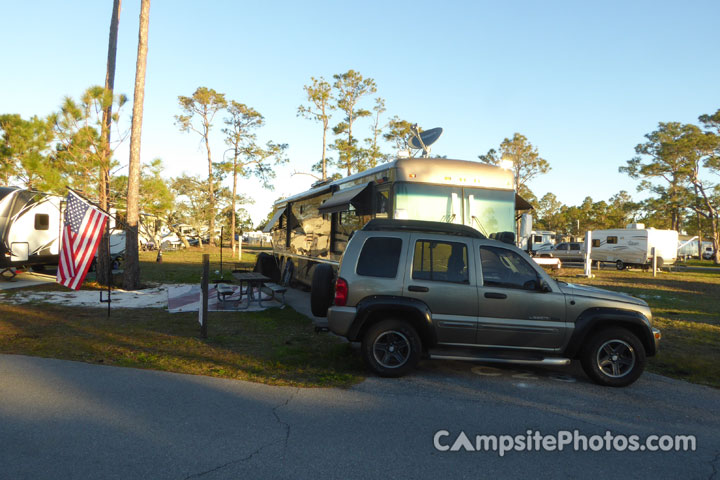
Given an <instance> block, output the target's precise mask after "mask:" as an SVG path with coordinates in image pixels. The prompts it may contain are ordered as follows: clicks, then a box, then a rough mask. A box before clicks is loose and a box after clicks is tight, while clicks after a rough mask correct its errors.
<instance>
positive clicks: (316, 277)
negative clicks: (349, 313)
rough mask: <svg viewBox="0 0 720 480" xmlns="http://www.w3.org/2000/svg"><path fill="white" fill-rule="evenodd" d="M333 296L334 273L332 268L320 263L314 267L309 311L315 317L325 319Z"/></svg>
mask: <svg viewBox="0 0 720 480" xmlns="http://www.w3.org/2000/svg"><path fill="white" fill-rule="evenodd" d="M334 296H335V272H334V270H333V268H332V267H331V266H330V265H328V264H326V263H321V264H319V265H318V266H316V267H315V271H314V272H313V277H312V285H311V290H310V310H312V314H313V315H315V316H316V317H327V312H328V308H330V305H332V302H333V297H334Z"/></svg>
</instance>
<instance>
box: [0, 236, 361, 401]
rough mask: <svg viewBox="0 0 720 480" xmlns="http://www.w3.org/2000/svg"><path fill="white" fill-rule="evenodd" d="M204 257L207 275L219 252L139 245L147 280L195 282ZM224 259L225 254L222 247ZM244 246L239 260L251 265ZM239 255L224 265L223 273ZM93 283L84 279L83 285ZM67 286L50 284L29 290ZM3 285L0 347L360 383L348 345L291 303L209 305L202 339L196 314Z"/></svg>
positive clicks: (315, 382)
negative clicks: (74, 299) (32, 296)
mask: <svg viewBox="0 0 720 480" xmlns="http://www.w3.org/2000/svg"><path fill="white" fill-rule="evenodd" d="M203 253H209V254H210V261H211V265H210V271H211V277H217V278H219V276H220V275H219V274H214V273H213V272H215V271H216V270H219V268H220V249H219V248H210V247H206V248H205V249H200V248H190V249H186V250H177V251H171V252H164V254H163V262H162V263H157V262H156V261H155V257H156V255H157V252H141V253H140V260H141V262H142V264H141V267H140V268H141V276H142V282H143V283H144V284H154V283H199V282H200V275H201V272H202V254H203ZM223 253H224V257H225V258H224V260H230V259H229V258H228V257H229V249H226V250H225V251H224V252H223ZM256 253H257V251H253V250H247V249H246V250H245V251H244V252H243V258H242V262H239V265H238V266H239V267H243V268H249V267H252V266H253V265H254V263H255V255H256ZM235 264H236V261H235V260H231V261H230V262H228V263H225V262H224V265H223V271H224V272H225V278H231V275H230V272H231V271H232V270H233V268H235V266H236V265H235ZM94 288H97V285H96V284H94V283H93V282H87V283H86V284H85V285H84V286H83V289H94ZM31 289H32V290H34V291H37V290H67V289H65V288H64V287H62V286H60V285H57V284H49V285H47V286H46V285H43V286H39V287H32V288H31ZM22 290H25V289H20V290H9V291H7V295H6V297H5V300H4V301H3V300H0V352H1V353H11V354H22V355H33V356H40V357H50V358H60V359H66V360H76V361H82V362H89V363H102V364H104V365H118V366H123V367H135V368H148V369H155V370H166V371H171V372H179V373H190V374H197V375H209V376H216V377H225V378H236V379H242V380H250V381H254V382H261V383H268V384H274V385H295V386H302V387H324V386H335V387H343V386H348V385H352V384H354V383H357V382H359V381H360V380H362V376H361V375H362V372H363V367H362V364H361V361H360V358H359V356H358V355H357V353H356V352H354V351H352V349H351V348H350V345H349V344H347V343H344V342H342V341H341V340H340V339H339V338H337V337H334V336H332V335H327V334H316V333H315V332H314V329H313V325H312V322H311V321H310V320H309V319H308V318H307V317H305V316H303V315H301V314H299V313H297V312H296V311H295V310H293V309H292V308H289V307H286V308H284V309H278V308H274V309H268V310H265V311H263V312H210V314H209V316H208V338H207V339H202V338H200V334H199V332H200V326H199V324H198V315H197V313H173V314H170V313H168V312H167V311H165V310H164V309H158V308H156V309H150V308H148V309H113V310H112V314H111V316H110V318H107V310H106V309H104V308H78V307H69V306H64V305H56V304H45V303H35V304H13V302H12V298H13V296H14V295H18V294H22Z"/></svg>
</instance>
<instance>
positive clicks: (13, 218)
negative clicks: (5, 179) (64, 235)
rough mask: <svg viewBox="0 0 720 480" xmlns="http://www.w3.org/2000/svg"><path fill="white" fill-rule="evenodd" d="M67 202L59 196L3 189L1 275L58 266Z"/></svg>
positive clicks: (0, 197) (0, 192) (0, 199)
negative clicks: (10, 270)
mask: <svg viewBox="0 0 720 480" xmlns="http://www.w3.org/2000/svg"><path fill="white" fill-rule="evenodd" d="M63 202H64V200H63V198H62V197H60V196H57V195H48V194H45V193H39V192H34V191H32V190H25V189H22V188H18V187H0V271H5V270H8V269H10V268H19V267H26V266H30V267H33V268H35V269H40V268H42V266H43V265H47V264H57V263H58V254H59V248H60V242H59V241H58V238H59V234H60V227H61V225H60V224H61V222H60V218H61V216H60V212H61V208H62V204H63Z"/></svg>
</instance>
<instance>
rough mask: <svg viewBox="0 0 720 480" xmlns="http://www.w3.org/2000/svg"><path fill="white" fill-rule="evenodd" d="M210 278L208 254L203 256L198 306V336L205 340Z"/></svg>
mask: <svg viewBox="0 0 720 480" xmlns="http://www.w3.org/2000/svg"><path fill="white" fill-rule="evenodd" d="M209 277H210V254H209V253H205V254H203V274H202V284H201V286H202V305H201V306H200V308H201V310H200V336H201V337H202V338H207V317H208V279H209Z"/></svg>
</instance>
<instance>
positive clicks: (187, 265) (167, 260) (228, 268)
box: [140, 246, 270, 283]
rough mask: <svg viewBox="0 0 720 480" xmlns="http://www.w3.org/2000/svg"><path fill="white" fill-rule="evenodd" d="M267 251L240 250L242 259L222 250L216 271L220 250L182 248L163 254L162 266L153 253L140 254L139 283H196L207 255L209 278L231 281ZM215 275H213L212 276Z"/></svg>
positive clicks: (225, 249) (198, 280)
mask: <svg viewBox="0 0 720 480" xmlns="http://www.w3.org/2000/svg"><path fill="white" fill-rule="evenodd" d="M262 251H267V252H270V250H261V249H257V248H253V249H249V248H243V253H242V259H238V258H237V257H236V256H233V255H231V251H230V249H229V248H224V249H223V265H222V271H221V270H220V247H210V246H206V247H203V248H200V247H190V248H182V249H178V250H169V251H164V252H163V260H162V262H157V261H156V259H157V252H152V251H150V252H140V277H141V280H142V282H143V283H200V278H201V277H202V256H203V254H206V253H207V254H209V255H210V278H211V280H217V279H220V278H221V277H223V278H225V279H231V278H232V275H231V272H232V271H233V269H236V268H250V269H252V268H253V267H254V266H255V258H256V257H257V254H258V253H260V252H262ZM216 272H217V273H216Z"/></svg>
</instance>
